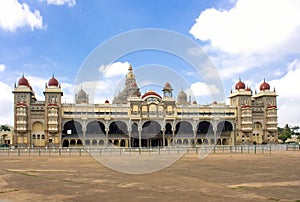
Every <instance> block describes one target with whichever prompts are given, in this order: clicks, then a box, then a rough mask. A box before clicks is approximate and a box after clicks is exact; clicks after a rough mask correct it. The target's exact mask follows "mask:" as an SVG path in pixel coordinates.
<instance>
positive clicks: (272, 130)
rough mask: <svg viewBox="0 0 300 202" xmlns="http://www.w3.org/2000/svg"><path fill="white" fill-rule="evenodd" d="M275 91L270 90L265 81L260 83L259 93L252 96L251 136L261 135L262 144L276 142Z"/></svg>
mask: <svg viewBox="0 0 300 202" xmlns="http://www.w3.org/2000/svg"><path fill="white" fill-rule="evenodd" d="M276 97H277V95H276V91H275V89H274V90H270V85H269V84H268V83H267V82H266V81H265V79H264V81H263V82H262V83H261V85H260V87H259V92H258V93H255V95H254V96H253V98H254V99H253V116H254V119H253V122H254V128H253V135H255V134H256V135H257V134H259V132H261V134H262V143H268V142H277V141H278V133H277V102H276Z"/></svg>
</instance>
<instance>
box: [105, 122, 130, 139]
mask: <svg viewBox="0 0 300 202" xmlns="http://www.w3.org/2000/svg"><path fill="white" fill-rule="evenodd" d="M108 134H109V136H110V137H120V136H125V135H128V130H127V125H126V123H124V122H123V121H114V122H112V123H111V124H110V125H109V131H108Z"/></svg>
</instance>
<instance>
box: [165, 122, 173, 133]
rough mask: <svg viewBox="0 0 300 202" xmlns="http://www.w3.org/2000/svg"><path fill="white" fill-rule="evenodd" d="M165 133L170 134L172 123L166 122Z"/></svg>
mask: <svg viewBox="0 0 300 202" xmlns="http://www.w3.org/2000/svg"><path fill="white" fill-rule="evenodd" d="M165 134H166V135H172V134H173V133H172V125H171V123H166V125H165Z"/></svg>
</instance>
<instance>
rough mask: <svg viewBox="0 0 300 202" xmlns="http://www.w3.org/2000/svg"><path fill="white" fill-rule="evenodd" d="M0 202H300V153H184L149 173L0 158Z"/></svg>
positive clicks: (76, 161) (83, 159)
mask: <svg viewBox="0 0 300 202" xmlns="http://www.w3.org/2000/svg"><path fill="white" fill-rule="evenodd" d="M0 162H1V163H0V201H300V151H277V152H273V153H272V154H268V153H265V154H249V153H243V154H238V153H232V154H230V153H229V154H228V153H227V154H220V153H218V154H211V155H209V156H208V157H207V158H205V159H203V160H200V159H199V158H198V156H197V155H196V154H186V155H184V156H183V157H182V158H181V159H180V160H179V161H177V162H176V163H174V164H173V165H171V166H169V167H167V168H165V169H163V170H160V171H158V172H154V173H149V174H140V175H134V174H125V173H120V172H117V171H114V170H111V169H109V168H107V167H105V166H103V165H101V164H100V163H99V162H98V161H96V160H95V159H94V158H92V157H90V156H89V155H88V154H83V155H81V156H46V155H45V156H0Z"/></svg>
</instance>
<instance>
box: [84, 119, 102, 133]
mask: <svg viewBox="0 0 300 202" xmlns="http://www.w3.org/2000/svg"><path fill="white" fill-rule="evenodd" d="M104 135H105V125H104V124H103V123H102V122H101V121H91V122H89V123H88V124H87V126H86V135H85V136H86V137H99V136H104Z"/></svg>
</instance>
